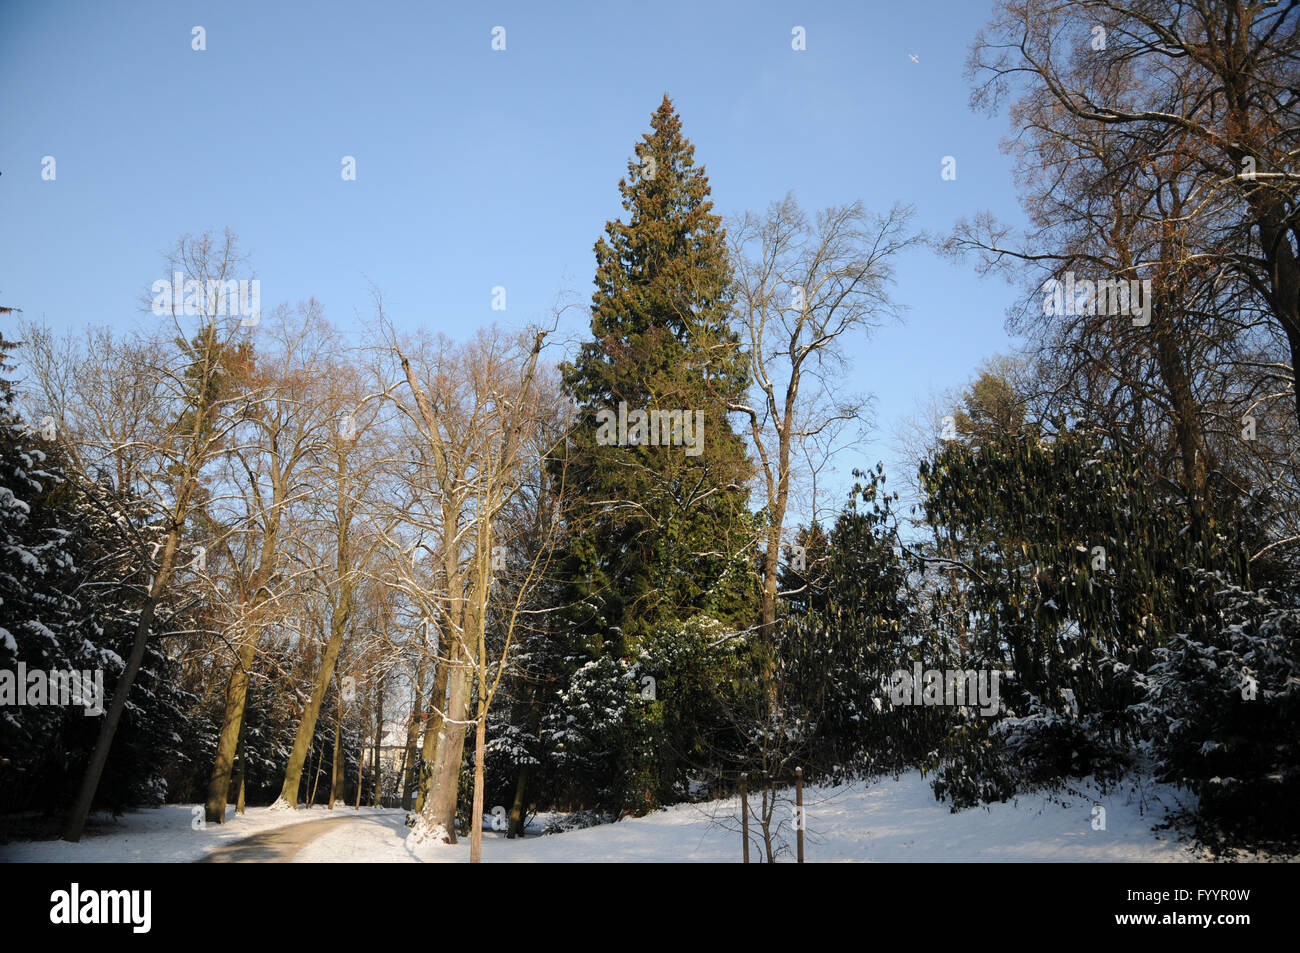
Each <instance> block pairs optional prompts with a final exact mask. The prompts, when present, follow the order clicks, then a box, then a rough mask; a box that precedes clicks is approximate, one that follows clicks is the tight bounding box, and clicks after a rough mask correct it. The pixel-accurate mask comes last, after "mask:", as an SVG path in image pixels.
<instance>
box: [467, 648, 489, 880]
mask: <svg viewBox="0 0 1300 953" xmlns="http://www.w3.org/2000/svg"><path fill="white" fill-rule="evenodd" d="M477 628H478V653H477V654H478V705H477V706H475V712H474V804H473V808H472V810H471V813H470V834H469V862H470V863H471V864H481V863H482V862H483V781H484V778H483V752H484V749H485V748H486V747H487V665H486V664H484V663H485V661H486V658H487V655H486V652H487V646H486V636H485V633H484V628H485V626H483V625H479V626H477Z"/></svg>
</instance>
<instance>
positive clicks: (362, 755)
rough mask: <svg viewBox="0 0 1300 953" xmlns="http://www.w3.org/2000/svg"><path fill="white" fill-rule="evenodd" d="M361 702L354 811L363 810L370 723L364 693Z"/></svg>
mask: <svg viewBox="0 0 1300 953" xmlns="http://www.w3.org/2000/svg"><path fill="white" fill-rule="evenodd" d="M361 697H362V702H361V744H360V747H359V749H358V751H357V802H356V804H355V806H354V807H353V810H356V811H359V810H361V790H362V782H363V781H364V780H365V776H366V728H367V727H368V722H369V721H370V703H369V701H368V700H366V695H365V693H364V692H363V693H362V696H361Z"/></svg>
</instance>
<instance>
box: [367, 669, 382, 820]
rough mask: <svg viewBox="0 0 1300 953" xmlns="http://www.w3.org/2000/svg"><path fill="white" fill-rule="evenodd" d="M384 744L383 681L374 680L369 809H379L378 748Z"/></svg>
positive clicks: (379, 770)
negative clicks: (373, 729)
mask: <svg viewBox="0 0 1300 953" xmlns="http://www.w3.org/2000/svg"><path fill="white" fill-rule="evenodd" d="M383 743H384V680H383V678H382V677H380V678H378V679H376V680H375V746H374V748H373V749H372V750H371V759H372V763H373V765H374V789H373V791H372V793H371V804H370V806H371V807H379V806H380V801H381V799H382V798H383V766H382V765H381V764H380V762H379V754H380V748H381V747H382V745H383Z"/></svg>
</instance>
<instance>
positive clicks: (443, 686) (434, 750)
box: [415, 662, 450, 814]
mask: <svg viewBox="0 0 1300 953" xmlns="http://www.w3.org/2000/svg"><path fill="white" fill-rule="evenodd" d="M449 669H450V666H449V665H447V664H446V663H445V662H439V663H438V668H437V670H436V671H435V673H434V676H433V693H432V695H430V696H429V717H428V718H426V719H425V722H424V744H423V747H422V748H421V749H420V773H419V777H418V779H417V782H416V785H417V786H416V797H415V813H417V814H422V813H423V812H424V804H425V801H427V800H428V797H429V788H430V787H431V786H432V784H433V773H434V766H435V765H436V764H437V758H438V738H439V737H440V736H441V735H442V714H443V712H445V711H446V710H447V672H448V670H449Z"/></svg>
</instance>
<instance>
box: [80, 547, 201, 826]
mask: <svg viewBox="0 0 1300 953" xmlns="http://www.w3.org/2000/svg"><path fill="white" fill-rule="evenodd" d="M179 541H180V530H179V529H173V530H172V531H171V532H170V533H168V534H167V541H166V543H165V544H164V546H163V553H162V564H161V565H160V566H159V569H158V575H157V576H155V577H154V581H153V584H152V585H151V586H150V587H149V595H148V597H147V598H146V599H145V602H144V606H143V607H142V608H141V610H140V619H139V621H138V622H136V626H135V641H134V642H133V643H132V644H131V654H130V656H128V658H127V661H126V668H125V669H123V671H122V674H121V676H119V677H118V680H117V685H116V686H114V688H113V700H112V701H111V702H110V703H109V705H108V712H107V713H106V715H105V717H104V721H103V723H102V724H101V725H100V726H99V735H98V736H97V737H96V738H95V750H94V751H93V752H91V755H90V764H89V765H87V766H86V773H85V774H84V775H83V776H82V779H81V787H80V788H79V789H78V790H77V798H76V800H75V801H73V802H72V809H71V810H70V811H69V812H68V820H67V823H66V824H65V825H64V828H63V839H64V840H66V841H72V842H73V843H74V844H75V843H77V842H78V841H80V840H81V832H82V831H83V830H84V829H85V826H86V816H87V815H88V814H90V806H91V804H92V803H93V802H94V800H95V792H96V791H97V790H98V789H99V779H100V778H101V777H102V776H103V774H104V765H105V764H106V763H107V761H108V751H109V749H110V748H111V747H112V746H113V738H114V736H115V735H116V734H117V726H118V723H119V722H120V721H121V720H122V712H123V711H125V710H126V697H127V695H128V694H130V692H131V686H132V685H134V684H135V678H136V676H137V675H138V674H140V666H141V665H143V664H144V653H145V649H146V648H147V647H148V643H149V631H150V629H151V628H152V627H153V619H154V613H155V612H156V611H157V609H158V603H159V601H160V600H161V599H162V593H163V591H164V589H165V588H166V586H167V582H168V580H169V579H170V578H171V573H172V565H173V564H174V562H175V559H176V545H177V543H178V542H179Z"/></svg>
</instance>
